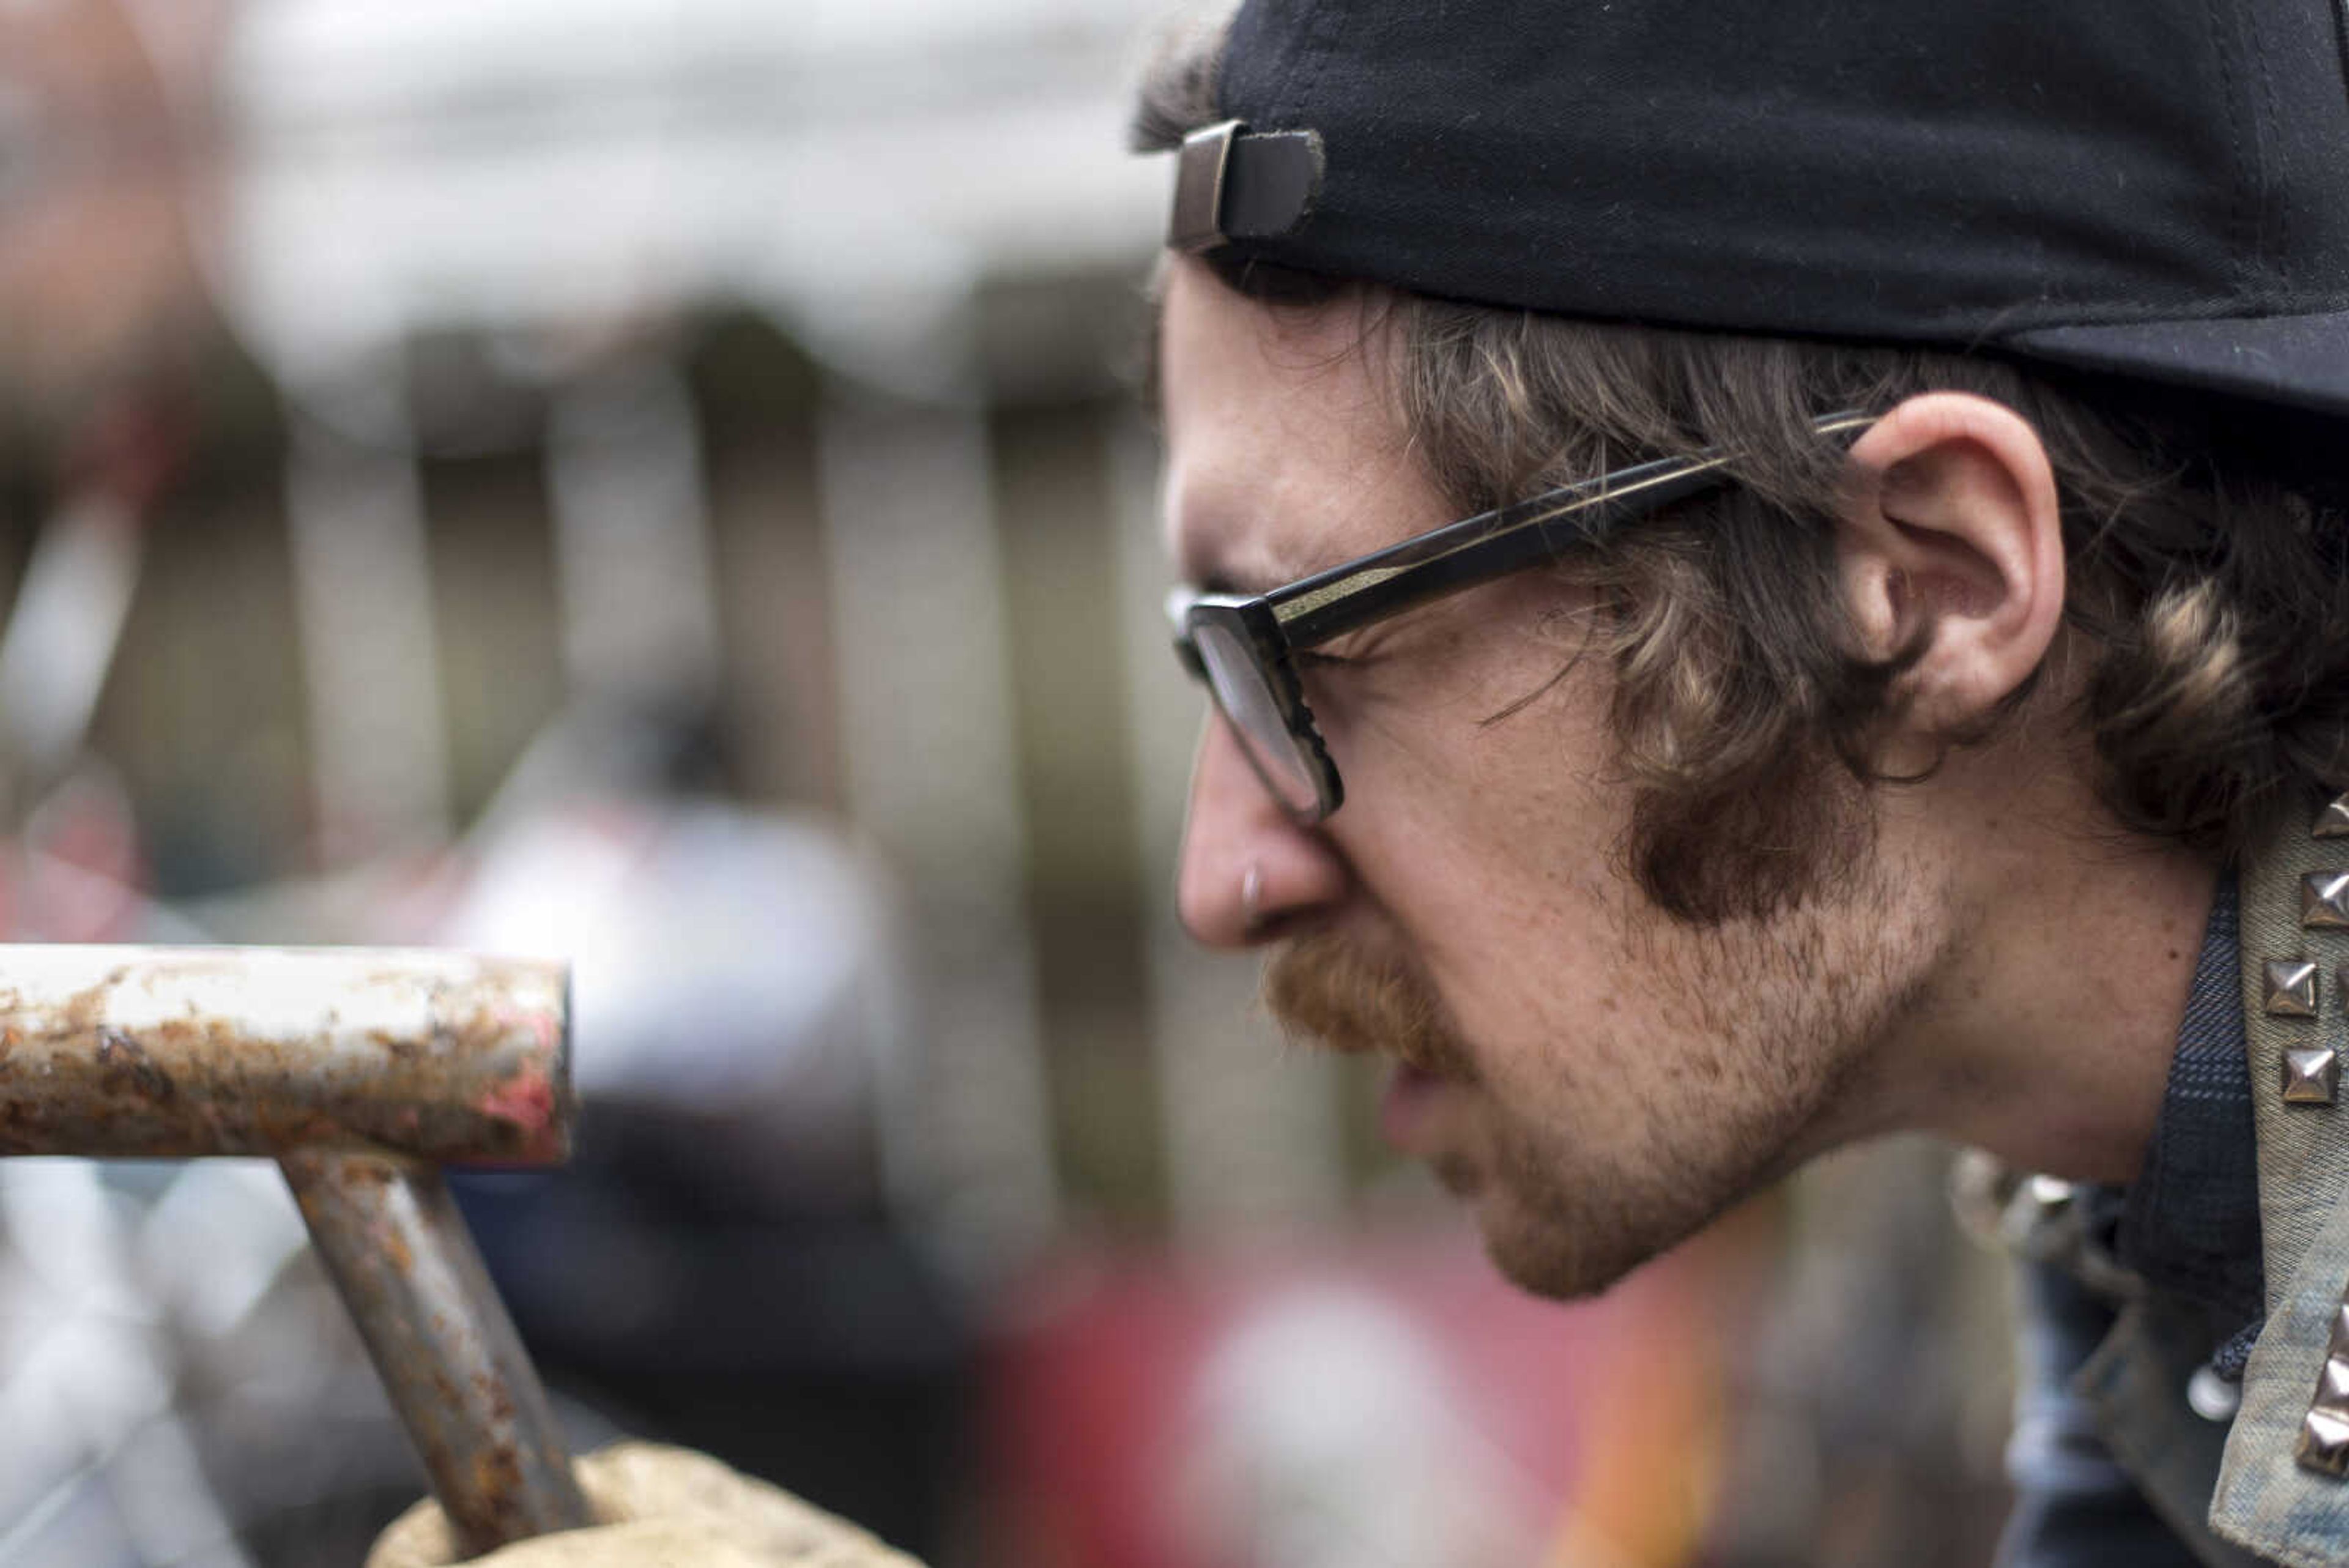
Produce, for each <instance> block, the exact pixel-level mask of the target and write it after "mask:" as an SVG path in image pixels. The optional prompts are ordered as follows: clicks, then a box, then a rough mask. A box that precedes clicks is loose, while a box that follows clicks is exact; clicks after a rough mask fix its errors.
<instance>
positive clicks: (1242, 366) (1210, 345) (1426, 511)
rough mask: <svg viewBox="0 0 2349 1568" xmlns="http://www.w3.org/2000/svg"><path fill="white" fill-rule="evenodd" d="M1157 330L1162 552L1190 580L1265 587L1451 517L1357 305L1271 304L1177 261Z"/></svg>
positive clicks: (1377, 338)
mask: <svg viewBox="0 0 2349 1568" xmlns="http://www.w3.org/2000/svg"><path fill="white" fill-rule="evenodd" d="M1159 334H1160V337H1159V358H1158V363H1159V373H1160V376H1161V383H1160V389H1159V396H1160V402H1161V406H1162V409H1163V410H1164V420H1165V430H1166V490H1165V507H1166V530H1167V545H1168V550H1169V553H1170V555H1171V556H1173V558H1174V564H1175V567H1176V569H1177V571H1178V572H1179V573H1180V574H1181V575H1182V576H1184V578H1185V580H1187V581H1190V582H1194V583H1199V584H1203V585H1214V586H1217V587H1238V588H1242V589H1246V590H1247V591H1250V592H1255V591H1259V590H1262V589H1264V588H1268V587H1274V586H1276V585H1278V584H1279V583H1282V582H1287V581H1288V580H1291V579H1293V578H1296V577H1299V576H1305V575H1307V574H1308V573H1309V572H1313V571H1317V570H1319V569H1320V568H1321V567H1323V566H1332V565H1335V564H1336V563H1338V562H1340V561H1343V560H1347V559H1350V557H1352V556H1359V555H1363V554H1366V553H1368V552H1369V551H1371V550H1375V549H1377V548H1379V547H1380V546H1381V545H1387V544H1392V542H1394V541H1395V540H1397V539H1400V538H1403V537H1406V536H1408V535H1411V534H1414V533H1417V532H1420V531H1421V530H1423V529H1426V528H1432V527H1435V526H1437V525H1438V524H1442V523H1444V522H1446V521H1448V520H1449V519H1448V514H1447V512H1446V510H1445V507H1444V504H1443V502H1442V499H1441V497H1440V496H1438V495H1437V494H1436V493H1435V492H1434V490H1433V486H1432V485H1430V484H1429V483H1428V482H1427V481H1426V479H1425V477H1424V476H1423V475H1422V474H1421V473H1420V472H1419V470H1418V468H1417V467H1416V465H1415V464H1414V463H1413V462H1412V461H1411V456H1410V451H1409V446H1408V442H1407V441H1406V440H1405V437H1404V432H1403V428H1402V418H1401V415H1400V413H1399V411H1398V410H1397V406H1396V401H1395V398H1394V396H1393V383H1392V377H1391V375H1390V374H1389V366H1390V361H1389V359H1388V353H1389V346H1388V341H1387V338H1386V337H1385V335H1384V334H1383V333H1382V332H1381V331H1380V330H1379V329H1378V327H1377V324H1376V322H1375V320H1374V319H1373V318H1372V317H1371V316H1370V315H1369V314H1368V311H1367V309H1366V307H1365V306H1364V305H1363V303H1362V302H1361V299H1360V298H1358V297H1353V296H1347V297H1341V298H1340V299H1338V300H1334V301H1332V302H1330V303H1329V304H1327V305H1322V306H1312V307H1298V306H1281V307H1278V308H1276V307H1274V306H1268V305H1265V304H1262V303H1260V302H1258V301H1256V300H1251V299H1247V298H1245V297H1243V296H1240V295H1238V294H1237V293H1235V292H1233V291H1232V290H1231V289H1229V288H1227V287H1226V286H1224V285H1223V284H1222V283H1221V282H1219V281H1217V279H1216V276H1215V275H1214V274H1213V273H1211V272H1209V271H1208V270H1207V268H1206V266H1205V265H1202V264H1201V263H1199V262H1197V261H1195V260H1193V259H1191V258H1189V257H1182V258H1177V259H1176V260H1175V261H1174V262H1173V263H1172V264H1171V265H1169V266H1168V268H1167V272H1166V279H1165V290H1164V309H1163V311H1162V313H1161V317H1160V322H1159Z"/></svg>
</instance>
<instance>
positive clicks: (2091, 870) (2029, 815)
mask: <svg viewBox="0 0 2349 1568" xmlns="http://www.w3.org/2000/svg"><path fill="white" fill-rule="evenodd" d="M2012 776H2013V775H2011V774H2010V775H2009V778H2010V780H2011V779H2012ZM1961 782H1962V781H1958V780H1952V781H1951V783H1953V784H1961ZM1991 798H1992V801H1993V802H1994V803H1995V809H1994V810H1993V811H1992V813H1989V814H1984V813H1966V812H1963V811H1957V812H1951V811H1948V810H1946V809H1943V810H1942V813H1941V815H1940V818H1939V821H1940V825H1941V826H1953V825H1955V824H1962V823H1966V822H1967V821H1968V818H1969V817H1971V831H1969V832H1963V833H1952V834H1951V835H1950V836H1949V838H1948V841H1947V844H1946V853H1945V855H1944V856H1943V857H1941V858H1942V863H1943V864H1944V865H1946V866H1947V867H1949V868H1950V869H1949V873H1948V875H1947V877H1945V878H1944V879H1943V880H1944V886H1945V887H1946V888H1947V889H1948V892H1949V895H1950V897H1951V909H1952V911H1953V912H1954V913H1956V914H1957V915H1958V917H1959V918H1958V919H1954V920H1952V921H1951V923H1950V925H1949V926H1948V927H1947V928H1946V929H1948V931H1949V933H1950V937H1951V940H1950V941H1949V942H1948V943H1947V944H1945V946H1944V947H1943V949H1942V952H1943V957H1942V959H1941V961H1940V963H1939V964H1938V965H1936V966H1935V970H1934V972H1933V973H1932V974H1931V975H1930V977H1929V979H1928V981H1927V983H1926V985H1925V986H1924V987H1923V989H1922V992H1921V994H1920V1000H1919V1003H1918V1005H1917V1006H1915V1007H1914V1008H1912V1009H1911V1010H1909V1013H1908V1015H1907V1017H1906V1019H1905V1020H1904V1026H1903V1027H1902V1028H1900V1029H1899V1031H1898V1032H1897V1033H1896V1035H1895V1037H1893V1038H1891V1039H1889V1040H1888V1041H1887V1042H1886V1043H1885V1045H1884V1048H1883V1049H1882V1050H1881V1051H1880V1052H1879V1053H1878V1054H1877V1055H1876V1057H1875V1058H1874V1059H1872V1060H1871V1061H1870V1062H1869V1063H1868V1064H1867V1066H1866V1068H1865V1069H1864V1076H1865V1077H1866V1079H1867V1080H1868V1081H1867V1082H1866V1083H1865V1084H1864V1085H1861V1092H1860V1093H1859V1094H1857V1096H1855V1098H1856V1099H1857V1100H1859V1101H1861V1102H1864V1103H1865V1102H1872V1104H1873V1115H1872V1117H1871V1119H1872V1120H1874V1122H1875V1123H1876V1127H1875V1128H1874V1129H1871V1130H1898V1129H1903V1128H1908V1129H1918V1130H1924V1131H1930V1132H1935V1133H1939V1134H1941V1135H1943V1136H1946V1137H1951V1138H1954V1139H1957V1140H1959V1141H1961V1142H1963V1143H1966V1144H1971V1145H1972V1146H1974V1147H1981V1148H1984V1149H1987V1150H1989V1151H1990V1152H1991V1153H1992V1154H1994V1155H1997V1156H1998V1157H2000V1158H2002V1159H2004V1160H2006V1161H2007V1162H2009V1163H2010V1164H2013V1165H2016V1166H2019V1167H2021V1168H2024V1169H2028V1170H2033V1171H2041V1172H2044V1173H2046V1174H2049V1175H2053V1176H2061V1177H2064V1178H2068V1179H2074V1180H2089V1181H2108V1182H2127V1181H2132V1180H2134V1179H2136V1178H2137V1172H2138V1171H2139V1169H2140V1168H2142V1167H2143V1165H2144V1162H2145V1151H2146V1147H2147V1143H2148V1142H2149V1141H2150V1139H2151V1137H2152V1134H2153V1129H2154V1126H2155V1124H2156V1122H2157V1121H2158V1119H2159V1116H2160V1113H2161V1104H2162V1099H2163V1096H2164V1095H2165V1093H2166V1092H2167V1089H2168V1076H2169V1064H2170V1059H2171V1057H2172V1056H2173V1055H2174V1054H2176V1050H2177V1044H2178V1025H2179V1023H2180V1020H2181V1019H2182V1018H2183V1017H2184V1015H2185V1011H2186V1001H2187V994H2188V992H2189V988H2190V986H2191V984H2192V981H2193V978H2194V971H2195V965H2196V961H2197V960H2198V959H2199V956H2200V953H2201V948H2202V938H2203V932H2204V928H2205V926H2206V924H2207V922H2208V920H2209V912H2210V902H2211V898H2212V897H2213V895H2214V893H2215V891H2216V888H2217V882H2218V873H2219V866H2218V863H2217V861H2216V860H2215V859H2212V858H2210V857H2205V856H2201V855H2198V854H2193V853H2190V852H2188V851H2185V850H2183V849H2180V848H2178V846H2173V845H2170V844H2168V843H2166V842H2161V841H2157V840H2151V839H2147V838H2143V837H2140V836H2135V835H2124V834H2122V833H2121V832H2120V831H2119V830H2118V829H2116V828H2115V827H2113V826H2111V825H2110V824H2109V822H2108V821H2107V822H2105V823H2103V824H2102V825H2101V826H2100V825H2099V823H2098V818H2099V817H2100V816H2101V812H2100V810H2099V809H2098V808H2096V807H2095V806H2094V805H2093V804H2092V803H2090V802H2088V801H2086V800H2085V799H2075V801H2074V802H2073V805H2075V808H2076V809H2075V810H2068V811H2051V812H2048V813H2046V814H2044V815H2043V814H2041V813H2039V812H2037V811H2035V810H2034V809H2033V806H2032V805H2025V804H2024V803H2022V802H2019V801H2017V800H2016V799H2015V798H2014V792H2013V788H2012V784H2011V783H2010V784H2009V786H2008V788H2007V789H2006V790H2005V791H2004V792H2003V794H1993V795H1992V797H1991ZM1948 804H1949V803H1948V802H1947V801H1946V800H1944V801H1943V802H1941V803H1940V807H1942V808H1946V806H1947V805H1948ZM2038 804H2040V805H2054V804H2055V803H2052V802H2043V803H2038Z"/></svg>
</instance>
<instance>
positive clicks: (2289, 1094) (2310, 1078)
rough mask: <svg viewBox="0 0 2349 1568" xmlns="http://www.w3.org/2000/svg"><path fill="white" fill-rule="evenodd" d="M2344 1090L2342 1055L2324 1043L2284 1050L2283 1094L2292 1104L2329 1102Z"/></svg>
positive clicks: (2285, 1102) (2321, 1103)
mask: <svg viewBox="0 0 2349 1568" xmlns="http://www.w3.org/2000/svg"><path fill="white" fill-rule="evenodd" d="M2340 1092H2341V1058H2340V1057H2339V1056H2338V1055H2337V1054H2334V1053H2333V1052H2331V1051H2328V1050H2326V1049H2325V1048H2324V1047H2323V1046H2322V1045H2312V1046H2308V1047H2305V1048H2300V1047H2295V1048H2292V1049H2291V1050H2287V1051H2286V1052H2284V1054H2283V1098H2284V1104H2286V1105H2288V1106H2329V1105H2331V1104H2332V1103H2333V1096H2335V1095H2337V1094H2339V1093H2340Z"/></svg>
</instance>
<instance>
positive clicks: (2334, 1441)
mask: <svg viewBox="0 0 2349 1568" xmlns="http://www.w3.org/2000/svg"><path fill="white" fill-rule="evenodd" d="M2293 1458H2295V1459H2299V1460H2300V1464H2301V1468H2302V1469H2311V1470H2321V1471H2323V1473H2324V1474H2326V1475H2329V1476H2335V1477H2338V1476H2343V1475H2349V1416H2335V1415H2333V1414H2332V1413H2331V1412H2329V1411H2325V1410H2311V1411H2310V1412H2309V1413H2308V1418H2307V1419H2306V1420H2304V1421H2302V1422H2301V1424H2300V1447H2299V1448H2298V1449H2296V1450H2295V1451H2294V1454H2293Z"/></svg>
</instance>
